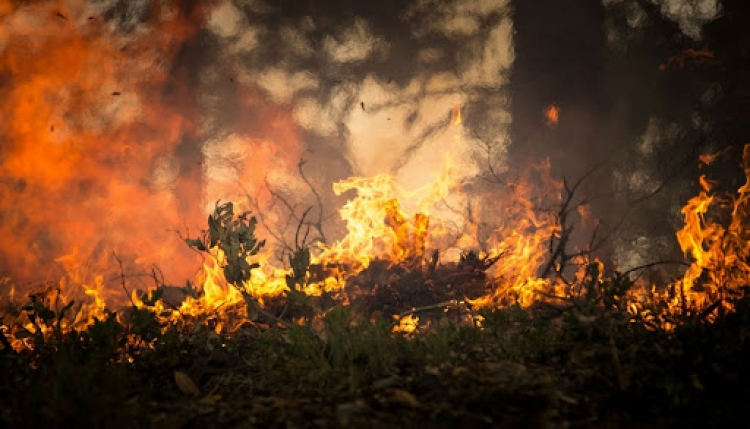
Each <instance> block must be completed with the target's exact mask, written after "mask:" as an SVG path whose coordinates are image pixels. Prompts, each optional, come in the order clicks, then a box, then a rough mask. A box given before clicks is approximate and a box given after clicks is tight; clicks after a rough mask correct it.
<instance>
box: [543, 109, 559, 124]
mask: <svg viewBox="0 0 750 429" xmlns="http://www.w3.org/2000/svg"><path fill="white" fill-rule="evenodd" d="M544 117H545V118H546V119H547V126H548V127H554V126H557V124H558V122H560V108H559V107H557V106H556V105H554V104H550V105H549V106H547V108H545V109H544Z"/></svg>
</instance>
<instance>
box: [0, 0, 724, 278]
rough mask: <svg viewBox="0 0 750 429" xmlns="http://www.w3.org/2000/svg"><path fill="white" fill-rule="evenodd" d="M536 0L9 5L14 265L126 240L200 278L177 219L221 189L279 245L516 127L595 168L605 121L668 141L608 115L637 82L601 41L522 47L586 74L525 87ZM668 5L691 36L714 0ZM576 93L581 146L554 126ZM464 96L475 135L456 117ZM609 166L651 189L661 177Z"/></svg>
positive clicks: (6, 109)
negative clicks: (555, 86) (608, 94)
mask: <svg viewBox="0 0 750 429" xmlns="http://www.w3.org/2000/svg"><path fill="white" fill-rule="evenodd" d="M524 4H525V3H524V2H515V3H514V4H511V2H510V1H497V0H460V1H459V0H454V1H437V0H412V1H408V2H404V1H400V0H385V1H382V2H369V3H361V2H340V1H334V0H310V1H308V2H304V3H300V2H298V1H295V0H278V1H270V0H216V1H212V2H194V1H189V2H177V1H173V2H155V1H148V0H139V1H123V0H107V1H101V0H98V1H95V0H90V1H85V0H66V1H61V2H60V1H48V2H45V1H40V2H34V3H33V4H25V3H18V2H10V1H8V0H0V136H1V138H2V139H3V141H4V143H3V145H2V147H0V204H1V206H0V207H1V208H0V222H1V223H0V233H2V236H3V239H2V241H1V242H0V272H2V273H3V274H10V275H12V276H13V277H14V278H17V279H23V280H28V281H32V280H44V279H52V280H54V279H56V278H59V276H60V275H63V274H65V275H68V276H75V273H83V272H88V273H101V274H107V273H112V270H119V266H117V264H114V259H113V257H112V252H113V251H114V252H115V253H116V254H117V255H118V257H120V258H121V260H123V261H125V262H126V267H125V269H126V270H128V271H129V272H143V271H148V270H149V267H151V266H152V265H155V266H158V267H160V268H161V270H162V271H163V272H164V275H165V278H166V280H167V282H169V283H178V282H183V281H184V279H186V278H190V277H191V276H192V273H193V271H194V270H195V269H196V268H198V265H199V260H198V259H196V257H195V255H194V254H193V253H191V252H190V251H189V250H188V249H187V248H186V246H185V245H184V243H183V242H182V241H181V239H180V237H179V236H178V234H177V233H176V232H175V231H180V232H181V233H182V234H185V233H190V234H191V235H195V234H196V233H197V231H198V230H199V229H200V228H202V227H204V226H205V225H204V222H205V215H206V213H207V212H208V211H210V210H211V209H212V208H213V205H214V203H215V201H216V200H219V199H221V200H224V201H227V200H230V201H237V202H243V203H246V204H247V205H248V206H249V207H250V208H252V209H253V210H255V211H256V212H258V214H259V215H261V217H262V220H263V225H264V226H265V227H267V228H268V230H267V231H265V232H266V233H269V234H270V233H273V234H272V235H274V236H275V237H276V238H279V239H281V240H285V239H289V237H290V234H293V232H294V228H290V227H289V222H290V219H291V220H294V219H295V217H296V218H297V219H298V218H299V216H300V215H301V213H302V212H303V211H304V210H305V209H306V208H307V207H308V206H318V204H319V203H320V206H321V207H320V209H321V210H320V212H319V213H318V216H319V218H320V219H321V222H322V223H323V230H322V231H320V232H321V233H322V235H325V236H326V237H327V239H328V240H329V241H330V240H331V239H333V238H335V237H336V234H337V233H340V232H341V225H340V224H338V223H337V221H336V218H337V214H336V209H337V208H338V207H340V206H341V204H342V203H343V201H344V199H345V198H348V197H350V196H351V195H344V196H336V195H334V193H333V192H332V186H331V185H332V184H333V183H334V182H336V181H339V180H341V179H344V178H346V177H349V176H352V175H356V176H372V175H375V174H378V173H383V172H387V173H391V174H393V175H394V176H395V177H397V179H398V180H399V182H400V183H401V184H402V185H403V186H404V187H405V188H407V189H410V188H416V187H418V186H421V185H423V184H425V183H428V182H431V181H433V180H434V179H435V177H436V176H437V175H438V174H439V173H440V172H441V171H442V169H443V162H444V157H445V155H446V154H448V155H450V157H451V158H452V159H453V161H454V163H455V164H456V165H457V171H459V173H460V175H461V177H462V178H463V179H464V180H465V181H467V182H468V181H471V180H472V179H474V178H475V177H476V176H477V175H479V174H481V173H482V172H486V169H487V168H488V166H492V167H493V171H494V172H496V173H497V172H502V171H504V170H506V169H508V168H509V165H508V161H507V159H506V154H507V153H508V151H509V148H510V147H511V146H510V141H511V134H510V131H509V127H510V126H511V124H516V125H515V126H516V127H517V129H519V128H518V127H520V128H523V127H526V128H528V129H534V130H536V131H534V133H536V134H533V135H532V134H531V133H528V132H527V133H525V134H524V133H518V132H517V133H516V134H515V135H514V136H513V138H515V139H516V141H515V142H513V146H512V149H513V150H515V151H521V152H524V151H527V152H535V153H539V154H551V155H552V157H553V164H554V160H555V154H559V153H563V152H564V151H565V150H566V146H565V145H563V144H561V141H565V140H566V139H567V140H580V143H579V144H578V146H575V145H574V146H572V147H573V148H577V149H576V150H569V152H570V153H572V154H573V155H572V157H570V156H568V157H567V158H566V157H562V158H560V159H562V160H563V161H564V162H563V164H565V163H569V164H570V165H573V164H578V165H579V166H583V165H584V164H585V166H586V167H587V168H588V167H589V166H590V165H592V161H593V160H594V158H595V156H594V155H596V154H599V155H601V154H602V153H604V154H605V155H611V154H612V153H621V152H618V151H617V150H614V151H612V150H610V149H611V146H601V145H598V143H597V142H599V141H600V140H601V138H602V136H605V135H606V136H607V137H612V136H619V135H620V134H622V136H623V137H622V139H621V140H622V141H623V142H625V144H627V143H628V142H632V141H635V140H637V139H640V140H641V141H642V142H641V144H640V146H639V147H641V148H642V152H643V153H642V154H641V155H642V156H644V157H646V156H651V155H650V154H652V153H656V152H658V150H655V149H653V148H654V147H657V148H658V146H659V144H658V142H657V140H658V139H657V137H656V136H664V135H665V134H664V133H661V134H659V133H655V132H654V133H651V134H649V135H648V136H647V135H645V134H644V135H643V136H641V134H643V132H645V126H646V125H645V124H646V123H648V121H649V118H648V117H641V116H643V115H641V116H638V117H635V116H637V115H635V116H633V117H632V118H630V119H625V120H621V119H617V120H613V119H612V118H613V117H614V116H616V114H617V113H618V107H617V106H611V105H610V106H607V108H606V109H604V111H603V112H600V111H597V110H596V108H599V107H601V104H597V103H598V101H594V102H592V101H591V100H592V99H595V98H596V97H597V96H598V95H596V94H599V95H601V94H600V91H601V88H598V87H597V88H596V89H595V90H594V91H588V88H593V87H594V86H596V85H599V84H603V85H606V84H610V83H613V82H614V84H613V85H614V86H616V87H617V88H620V89H623V88H626V87H627V85H620V82H617V79H618V78H615V79H614V81H613V80H610V79H611V76H622V74H619V73H612V74H611V76H610V77H607V76H605V77H602V76H601V75H597V76H596V78H595V79H588V76H593V75H592V74H590V72H591V70H593V71H594V72H601V73H602V74H605V75H606V73H605V71H606V70H607V69H606V67H602V68H597V67H588V65H589V63H587V62H586V59H587V58H589V57H591V56H592V55H593V56H597V55H604V51H603V49H605V47H603V46H599V47H594V48H592V49H591V52H593V53H591V52H586V53H584V54H580V58H579V57H576V55H579V54H576V53H575V52H566V51H565V46H564V45H559V46H558V45H557V44H556V43H557V41H558V39H559V37H558V35H555V34H552V33H551V34H552V36H550V37H552V39H551V40H554V41H555V42H556V43H555V44H553V45H552V46H551V48H550V49H552V50H551V51H549V52H547V51H543V52H525V53H523V55H527V56H528V55H532V56H533V55H536V56H539V57H540V58H556V60H555V61H557V62H560V63H561V64H573V65H576V64H578V65H577V66H576V67H578V69H580V70H582V72H581V73H580V75H579V76H578V77H577V78H576V79H577V80H576V79H569V76H570V74H571V70H578V69H576V68H575V67H574V66H570V67H568V69H569V70H568V69H566V68H565V67H561V69H560V70H557V69H555V68H551V69H550V70H546V71H545V72H546V73H548V74H555V73H558V74H559V75H560V76H562V77H561V78H560V80H558V81H557V82H558V83H559V82H562V84H561V86H563V87H565V88H564V90H563V91H559V92H557V93H555V92H554V91H552V92H550V93H549V94H548V93H547V92H545V91H547V90H546V89H545V79H543V78H542V77H539V78H538V79H537V78H529V79H528V80H527V81H524V82H525V83H524V82H520V83H519V81H517V80H516V81H513V80H512V78H513V75H512V73H511V72H512V71H514V70H515V71H516V73H517V72H518V70H519V68H518V62H517V60H518V58H521V59H523V57H518V55H519V50H523V49H524V46H519V45H517V41H518V40H517V38H518V36H517V33H516V31H517V30H518V23H517V22H515V19H516V17H517V16H523V14H524V13H525V12H524V10H525V9H523V7H522V6H524ZM655 4H656V7H658V8H660V10H662V11H663V13H664V14H665V15H666V16H668V17H669V18H670V19H673V20H674V21H675V22H676V24H675V25H678V26H679V27H680V28H681V29H682V30H683V31H684V33H685V34H686V35H688V36H689V37H692V38H699V37H700V27H701V25H702V24H703V23H705V22H706V21H707V20H709V19H710V18H711V17H713V16H715V15H716V13H717V11H718V8H717V6H716V2H715V1H702V2H700V1H696V2H690V3H682V2H672V1H657V2H655ZM605 6H606V7H605ZM623 7H630V11H629V12H628V13H629V15H627V19H626V21H625V22H626V25H627V28H630V29H631V30H632V29H639V28H641V26H643V25H646V24H647V20H646V19H645V18H644V17H645V15H644V14H643V13H642V12H643V11H641V10H640V9H638V7H631V6H625V5H624V3H623V2H620V1H617V0H608V1H604V3H603V4H601V3H597V10H599V9H602V10H605V9H606V10H611V9H613V8H623ZM529 10H531V9H529ZM532 12H533V13H537V14H538V13H539V12H538V11H536V12H534V11H532ZM519 13H520V14H521V15H519ZM530 16H531V15H530ZM623 16H624V15H623ZM577 20H584V18H580V17H573V16H571V17H570V19H568V20H567V21H566V20H562V21H564V22H565V23H566V25H568V26H570V27H571V29H572V32H573V33H575V34H578V36H577V37H578V38H579V39H580V40H583V41H586V40H589V39H588V38H589V36H591V35H593V36H592V39H591V40H594V39H595V38H596V37H599V34H600V33H601V34H605V35H606V40H607V47H606V49H608V50H609V51H607V52H610V53H611V52H618V50H619V52H621V53H625V52H629V51H628V49H629V48H628V44H629V43H632V42H633V39H632V37H634V36H631V35H629V34H630V33H628V32H627V31H623V28H624V27H623V26H622V25H620V23H619V22H615V24H616V25H610V24H612V23H613V22H614V21H612V20H610V21H606V20H604V21H601V20H600V21H599V22H598V25H599V26H598V27H595V28H588V30H591V31H592V32H591V34H589V33H587V32H586V31H583V30H587V27H585V26H580V28H579V27H577V25H578V24H576V23H577V22H578V21H577ZM526 24H528V23H525V24H524V25H526ZM539 25H543V24H539ZM544 25H546V24H544ZM574 27H575V28H574ZM534 28H535V27H530V28H528V29H527V31H536V30H535V29H534ZM579 29H580V30H581V31H580V32H579V31H578V30H579ZM538 30H539V31H541V30H542V29H538ZM588 30H587V31H588ZM579 33H580V34H579ZM545 34H546V33H545ZM547 36H549V34H548V35H547ZM545 37H546V36H545ZM559 40H567V39H565V38H562V39H559ZM576 40H578V39H576ZM561 43H562V42H561ZM582 43H583V42H582ZM583 45H586V46H589V45H588V42H586V43H583ZM600 48H601V49H602V51H599V50H597V49H600ZM597 58H598V57H597ZM579 59H580V61H579ZM521 64H522V67H521V69H522V68H523V64H524V63H523V61H522V62H521ZM526 64H528V63H526ZM535 67H536V66H535ZM539 67H541V68H545V67H547V68H549V64H547V63H545V62H543V63H542V64H541V65H539ZM566 70H567V71H566ZM587 70H588V71H587ZM540 76H541V75H540ZM535 79H536V80H535ZM566 79H568V80H566ZM580 82H583V84H580V85H579V83H580ZM570 83H572V84H570ZM519 85H520V86H521V87H523V85H527V86H528V87H532V89H533V91H530V92H527V93H525V94H526V95H530V97H531V98H534V97H538V98H539V100H535V101H532V102H529V103H526V104H525V105H524V104H523V103H522V102H519V101H518V97H516V99H515V100H516V101H514V106H513V112H514V113H513V114H514V115H516V117H512V115H511V98H510V97H509V92H508V88H509V87H512V86H515V87H516V89H517V88H518V87H519ZM522 92H523V91H522ZM539 94H543V96H540V95H539ZM592 94H594V95H592ZM567 100H574V102H573V103H568V104H565V103H564V101H567ZM537 101H538V102H539V105H537V104H535V103H537ZM559 101H563V103H562V104H561V105H560V110H559V111H560V127H559V132H560V133H562V134H561V135H564V138H560V137H559V136H558V137H555V136H554V135H552V133H553V131H551V130H550V129H549V127H547V126H545V125H544V123H542V122H540V121H543V120H544V115H543V107H545V106H547V105H549V104H553V103H555V102H559ZM605 104H606V103H605ZM633 104H634V105H636V104H637V101H636V102H634V103H633ZM455 106H461V110H462V115H463V124H464V127H463V128H460V127H459V128H457V127H452V126H451V125H450V120H451V112H452V110H453V109H454V107H455ZM524 106H526V107H524ZM591 106H596V108H595V109H591V108H590V107H591ZM624 110H625V111H630V112H632V111H633V110H634V109H630V108H624ZM607 115H609V116H607ZM654 121H656V122H653V123H654V124H657V123H661V122H659V118H658V117H656V118H655V119H654ZM594 123H602V124H603V125H601V127H599V128H596V127H592V126H591V125H590V124H594ZM603 129H607V130H608V132H609V134H607V132H604V131H602V130H603ZM566 130H567V131H566ZM623 130H626V131H627V132H624V133H620V131H623ZM642 131H643V132H642ZM555 132H557V131H555ZM565 133H567V134H565ZM529 136H531V137H529ZM534 136H536V137H534ZM649 136H650V137H649ZM618 138H619V137H618ZM482 148H485V149H487V148H491V149H492V154H491V156H488V155H490V154H488V153H486V152H483V151H482ZM608 148H610V149H608ZM568 149H570V148H568ZM612 156H613V157H614V155H612ZM633 159H635V158H633ZM513 166H515V167H518V165H513ZM607 171H610V170H607ZM610 179H611V180H613V181H615V182H617V183H615V184H614V185H613V186H625V187H628V186H629V187H631V188H633V189H635V188H638V187H640V188H642V189H644V190H645V191H648V189H650V188H649V187H653V186H654V184H653V183H654V178H653V177H652V176H650V175H649V172H648V171H640V172H639V171H634V172H628V175H626V174H625V172H624V171H618V172H616V173H615V174H614V175H613V176H612V177H610ZM605 184H606V181H605ZM607 186H610V185H609V184H607ZM71 255H74V256H71ZM113 264H114V265H113Z"/></svg>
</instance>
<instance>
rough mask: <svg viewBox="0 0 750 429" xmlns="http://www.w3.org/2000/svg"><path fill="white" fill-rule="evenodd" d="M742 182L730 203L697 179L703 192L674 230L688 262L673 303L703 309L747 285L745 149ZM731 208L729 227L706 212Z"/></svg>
mask: <svg viewBox="0 0 750 429" xmlns="http://www.w3.org/2000/svg"><path fill="white" fill-rule="evenodd" d="M742 160H743V165H744V169H745V177H746V182H745V184H744V185H742V186H741V187H740V188H739V189H738V190H737V195H736V196H734V197H733V198H731V199H730V200H729V201H727V200H726V198H719V197H720V196H717V195H712V194H711V189H712V184H711V183H710V182H709V181H708V180H706V179H705V177H704V176H701V179H700V184H701V188H702V190H701V191H700V192H699V194H698V195H697V196H695V197H693V198H691V199H690V200H689V201H688V203H687V204H686V205H685V207H684V208H683V209H682V214H683V215H684V218H685V225H684V227H683V228H682V229H681V230H679V231H678V232H677V240H678V242H679V244H680V248H681V249H682V251H683V252H684V253H685V256H689V257H692V259H693V262H692V263H691V265H690V267H689V268H688V270H687V272H686V273H685V274H684V277H683V278H682V279H681V280H679V281H678V282H677V286H678V287H679V288H681V289H682V290H683V294H682V295H683V297H682V298H681V300H682V301H684V302H675V303H674V305H693V306H695V307H697V308H705V307H707V306H708V305H711V304H712V303H714V302H717V300H722V301H723V300H724V299H726V298H729V297H731V296H732V295H733V294H735V293H738V292H739V291H740V288H743V287H745V286H747V285H748V279H750V265H749V264H748V261H749V260H750V222H749V219H748V209H749V208H750V206H749V204H750V145H746V146H745V148H744V151H743V157H742ZM727 206H728V207H729V208H731V220H730V221H729V223H728V225H727V224H725V223H722V222H720V221H719V220H718V218H717V217H715V216H711V214H710V211H711V210H712V209H716V210H719V211H722V209H723V208H725V207H727Z"/></svg>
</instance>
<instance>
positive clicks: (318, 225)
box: [297, 149, 326, 243]
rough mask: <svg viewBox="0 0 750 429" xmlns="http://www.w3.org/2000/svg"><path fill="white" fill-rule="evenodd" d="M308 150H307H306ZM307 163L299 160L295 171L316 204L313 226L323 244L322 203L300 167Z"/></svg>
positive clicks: (324, 237) (324, 239)
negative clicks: (308, 189)
mask: <svg viewBox="0 0 750 429" xmlns="http://www.w3.org/2000/svg"><path fill="white" fill-rule="evenodd" d="M308 150H309V149H308ZM306 162H307V161H305V160H304V159H301V158H300V160H299V163H297V170H299V175H300V177H302V180H303V181H304V182H305V183H306V184H307V187H308V188H310V192H312V193H313V195H314V196H315V201H316V202H317V204H318V220H317V221H316V222H315V223H314V224H313V226H314V227H315V229H316V230H318V234H319V235H320V241H322V242H323V243H325V242H326V236H325V234H324V233H323V201H322V200H321V198H320V194H319V193H318V191H317V189H315V187H314V186H313V185H312V183H311V182H310V180H309V179H308V178H307V176H305V172H304V170H302V166H303V165H305V163H306Z"/></svg>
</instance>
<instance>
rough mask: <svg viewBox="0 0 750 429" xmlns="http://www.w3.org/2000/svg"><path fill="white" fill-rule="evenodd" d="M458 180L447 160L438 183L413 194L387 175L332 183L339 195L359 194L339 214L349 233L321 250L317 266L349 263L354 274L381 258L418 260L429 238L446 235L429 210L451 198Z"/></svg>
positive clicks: (396, 260) (395, 260)
mask: <svg viewBox="0 0 750 429" xmlns="http://www.w3.org/2000/svg"><path fill="white" fill-rule="evenodd" d="M456 180H457V179H456V175H455V168H454V166H453V162H452V161H451V159H450V158H449V157H446V160H445V169H444V171H443V173H442V174H441V175H440V177H439V178H438V180H436V181H435V182H434V183H432V184H430V185H426V186H423V187H420V188H417V189H414V190H406V189H404V188H403V187H401V186H400V185H399V184H398V183H397V182H396V180H395V179H394V178H393V176H391V175H389V174H379V175H377V176H375V177H373V178H363V177H353V178H349V179H346V180H343V181H341V182H338V183H336V184H334V186H333V189H334V192H335V193H336V194H337V195H341V194H342V193H344V192H346V191H349V190H355V191H356V192H357V195H356V197H354V198H353V199H351V200H349V201H347V202H346V204H344V206H343V207H342V208H341V209H340V210H339V214H340V215H341V218H342V219H343V220H344V221H346V225H347V226H346V228H347V231H348V233H347V235H346V236H345V237H344V238H343V239H341V240H339V241H337V242H336V243H333V244H332V245H331V246H328V247H325V248H323V249H322V253H321V254H320V256H319V257H318V258H317V259H316V260H315V262H317V263H323V264H326V263H344V264H350V265H351V269H352V272H354V273H356V272H359V271H361V270H362V269H365V268H367V267H368V266H369V265H370V262H371V261H372V260H373V259H374V258H378V257H381V258H388V260H390V261H391V262H392V263H394V264H398V263H400V262H403V261H406V260H408V259H416V258H420V257H421V256H422V255H423V252H424V249H425V247H426V246H428V245H429V243H430V240H431V239H432V238H435V239H437V238H438V237H439V236H440V235H441V234H442V232H443V229H442V228H440V227H439V225H435V226H434V227H433V228H430V218H429V212H430V208H431V207H432V206H434V204H435V203H437V202H439V201H441V200H442V199H444V198H445V197H446V196H447V195H448V193H449V192H450V190H451V189H452V188H454V187H455V186H456V184H457V182H456ZM400 202H405V203H408V204H409V205H410V206H412V207H414V208H415V209H416V210H415V212H414V214H413V215H410V214H408V213H407V212H406V211H404V210H403V209H402V207H401V203H400Z"/></svg>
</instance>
